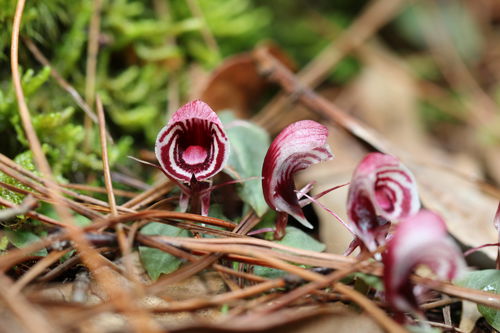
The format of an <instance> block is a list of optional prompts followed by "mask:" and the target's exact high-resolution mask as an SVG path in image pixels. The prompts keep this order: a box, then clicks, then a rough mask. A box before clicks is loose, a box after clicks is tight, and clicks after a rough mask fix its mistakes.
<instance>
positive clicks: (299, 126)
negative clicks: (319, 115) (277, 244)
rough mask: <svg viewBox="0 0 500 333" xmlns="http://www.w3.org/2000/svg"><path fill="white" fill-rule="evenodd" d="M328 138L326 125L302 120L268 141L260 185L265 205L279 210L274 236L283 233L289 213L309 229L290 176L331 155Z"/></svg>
mask: <svg viewBox="0 0 500 333" xmlns="http://www.w3.org/2000/svg"><path fill="white" fill-rule="evenodd" d="M327 137H328V129H327V128H326V127H325V126H323V125H321V124H318V123H317V122H315V121H312V120H302V121H298V122H295V123H293V124H291V125H289V126H288V127H286V128H285V129H284V130H283V131H281V133H280V134H279V135H278V136H277V137H276V138H275V139H274V141H273V142H272V143H271V146H270V147H269V150H268V151H267V154H266V157H265V159H264V165H263V167H262V176H263V179H262V187H263V191H264V198H265V199H266V202H267V204H268V205H269V206H270V207H271V208H272V209H273V210H275V211H277V212H278V213H279V214H278V220H277V223H276V232H275V238H278V239H280V238H282V237H283V236H284V233H285V227H286V224H287V220H288V215H291V216H293V217H294V218H295V219H296V220H297V221H299V222H300V223H302V224H303V225H304V226H306V227H308V228H312V225H311V224H310V223H309V222H308V221H307V219H306V218H305V216H304V213H303V212H302V208H301V205H300V203H299V198H298V196H297V192H296V190H295V183H294V179H293V176H294V174H295V173H296V172H298V171H301V170H304V169H306V168H307V167H309V166H310V165H311V164H315V163H319V162H321V161H326V160H329V159H332V158H333V155H332V153H331V151H330V146H329V145H328V144H327V143H326V139H327Z"/></svg>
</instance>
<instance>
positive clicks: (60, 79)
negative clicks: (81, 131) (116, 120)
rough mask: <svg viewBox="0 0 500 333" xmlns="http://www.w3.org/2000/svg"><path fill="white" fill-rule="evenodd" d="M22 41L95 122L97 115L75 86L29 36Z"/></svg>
mask: <svg viewBox="0 0 500 333" xmlns="http://www.w3.org/2000/svg"><path fill="white" fill-rule="evenodd" d="M23 41H24V44H25V45H26V47H27V48H28V49H29V50H30V52H31V53H32V54H33V56H34V57H35V59H36V60H38V62H40V63H41V64H42V65H44V66H48V67H50V75H52V77H53V78H54V79H55V80H56V82H57V83H58V84H59V86H61V88H63V89H64V90H66V92H67V93H68V94H69V95H70V96H71V97H72V98H73V100H74V101H75V103H76V105H78V106H79V107H80V108H81V109H82V110H83V112H85V114H86V115H87V116H88V117H89V118H90V119H92V121H93V122H94V123H96V124H97V115H96V114H95V113H94V111H92V108H91V107H90V106H89V105H88V104H87V103H85V101H84V100H83V98H82V96H80V94H79V93H78V91H77V90H76V89H75V88H73V86H71V84H69V82H68V81H66V80H65V79H64V78H63V77H62V76H61V74H60V73H59V72H58V71H57V70H56V69H55V68H54V66H52V65H51V63H50V62H49V60H48V59H47V58H46V57H45V56H44V55H43V54H42V52H41V51H40V50H39V49H38V47H37V46H36V45H35V43H33V41H32V40H31V39H30V38H28V37H25V38H24V39H23Z"/></svg>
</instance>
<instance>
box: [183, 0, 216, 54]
mask: <svg viewBox="0 0 500 333" xmlns="http://www.w3.org/2000/svg"><path fill="white" fill-rule="evenodd" d="M186 2H187V4H188V7H189V10H190V11H191V13H192V15H193V16H194V17H197V18H198V19H200V20H201V21H202V22H203V23H204V24H203V27H202V28H201V34H202V36H203V40H204V41H205V43H206V44H207V46H208V48H209V49H211V50H212V51H213V52H215V53H216V54H217V55H218V56H219V55H220V50H219V45H217V40H216V39H215V37H214V35H213V34H212V31H210V29H209V27H208V24H207V20H206V19H205V16H204V15H203V12H202V10H201V8H200V5H199V4H198V0H186Z"/></svg>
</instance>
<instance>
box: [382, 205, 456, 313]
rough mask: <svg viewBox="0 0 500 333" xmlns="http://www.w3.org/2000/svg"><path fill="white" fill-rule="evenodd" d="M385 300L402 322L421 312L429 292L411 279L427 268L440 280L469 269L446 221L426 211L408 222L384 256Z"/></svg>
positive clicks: (391, 242)
mask: <svg viewBox="0 0 500 333" xmlns="http://www.w3.org/2000/svg"><path fill="white" fill-rule="evenodd" d="M382 261H383V263H384V286H385V297H386V300H387V302H388V303H389V305H390V306H391V307H392V308H393V309H394V310H395V311H396V312H397V314H398V317H399V319H402V318H403V316H402V313H403V312H411V311H414V312H418V311H419V310H418V301H417V298H418V296H419V295H421V294H422V293H423V292H424V291H425V290H422V287H421V286H419V287H418V288H417V287H416V286H414V285H413V283H412V282H411V279H410V275H411V274H412V273H413V272H414V270H415V269H416V268H417V267H419V266H421V265H425V266H427V267H428V268H429V269H431V270H432V272H433V273H434V274H435V275H436V276H437V278H439V279H447V280H451V279H454V278H456V277H457V276H458V275H459V274H460V273H461V272H463V271H464V270H465V268H466V265H465V261H464V259H463V256H462V253H461V251H460V249H459V248H458V246H457V245H456V244H455V243H454V242H453V240H452V239H451V238H450V237H448V234H447V231H446V225H445V223H444V221H443V220H442V219H441V218H440V217H439V216H438V215H437V214H435V213H433V212H431V211H428V210H422V211H420V212H419V213H417V214H415V215H413V216H411V217H408V218H406V219H404V220H403V221H402V222H401V223H400V224H399V225H398V226H397V227H396V231H395V233H394V235H393V237H392V238H391V239H390V240H389V242H388V243H387V249H386V252H385V253H384V254H383V256H382Z"/></svg>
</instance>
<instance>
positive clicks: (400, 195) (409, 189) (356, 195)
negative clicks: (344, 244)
mask: <svg viewBox="0 0 500 333" xmlns="http://www.w3.org/2000/svg"><path fill="white" fill-rule="evenodd" d="M419 209H420V201H419V199H418V191H417V184H416V182H415V179H414V178H413V175H412V173H411V172H410V170H408V169H407V168H406V167H405V166H404V165H403V164H402V163H401V162H400V161H399V160H398V159H397V158H395V157H394V156H391V155H386V154H381V153H370V154H368V155H367V156H366V157H365V158H364V159H363V160H362V161H361V162H360V163H359V165H358V167H357V168H356V170H355V171H354V175H353V176H352V181H351V185H350V187H349V194H348V198H347V214H348V216H349V221H348V227H349V229H350V230H351V231H352V232H353V234H354V235H355V236H356V238H355V239H354V241H353V243H351V245H350V246H349V249H348V250H347V253H350V252H352V251H353V250H354V249H355V248H356V247H357V246H364V247H365V248H366V249H368V250H370V251H374V250H375V249H376V248H377V247H378V246H379V245H382V244H383V243H385V238H386V236H387V233H388V231H389V226H390V222H392V221H398V220H400V219H402V218H405V217H408V216H410V215H412V214H415V213H416V212H417V211H418V210H419Z"/></svg>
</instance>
